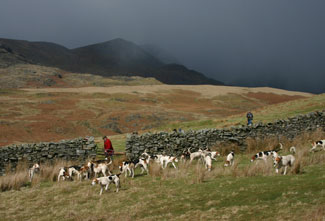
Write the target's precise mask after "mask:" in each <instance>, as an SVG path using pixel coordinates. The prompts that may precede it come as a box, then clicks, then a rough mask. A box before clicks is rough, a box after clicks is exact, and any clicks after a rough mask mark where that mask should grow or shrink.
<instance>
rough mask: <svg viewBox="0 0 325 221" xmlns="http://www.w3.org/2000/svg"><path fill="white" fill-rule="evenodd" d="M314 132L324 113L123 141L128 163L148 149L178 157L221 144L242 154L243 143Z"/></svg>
mask: <svg viewBox="0 0 325 221" xmlns="http://www.w3.org/2000/svg"><path fill="white" fill-rule="evenodd" d="M317 128H321V129H322V130H325V110H323V111H317V112H312V113H309V114H306V115H298V116H295V117H292V118H288V119H284V120H277V121H275V122H272V123H267V124H263V123H256V124H254V125H253V126H243V125H242V126H238V127H231V128H228V129H203V130H198V131H192V130H190V131H185V132H184V133H178V132H172V133H167V132H159V133H146V134H142V135H137V134H129V135H128V137H127V140H126V154H127V156H128V157H129V158H130V159H134V158H137V157H139V155H140V154H141V153H142V152H143V151H144V150H145V149H147V151H148V152H149V153H152V154H159V153H164V154H171V155H178V156H179V155H181V154H182V152H183V151H184V149H187V148H191V150H192V151H194V150H198V149H199V148H200V147H201V148H202V147H209V146H215V145H219V144H222V143H236V144H238V146H239V147H240V149H241V150H242V151H245V149H246V139H247V138H248V137H251V138H265V137H272V136H276V137H278V138H281V137H286V138H289V139H292V138H294V137H295V136H297V135H299V134H301V133H303V132H310V131H314V130H316V129H317Z"/></svg>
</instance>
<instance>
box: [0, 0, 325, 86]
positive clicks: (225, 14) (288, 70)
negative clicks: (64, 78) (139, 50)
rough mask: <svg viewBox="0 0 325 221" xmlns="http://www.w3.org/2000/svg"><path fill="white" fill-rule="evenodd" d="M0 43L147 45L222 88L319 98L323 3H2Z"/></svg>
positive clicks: (324, 48)
mask: <svg viewBox="0 0 325 221" xmlns="http://www.w3.org/2000/svg"><path fill="white" fill-rule="evenodd" d="M0 1H1V2H0V37H2V38H13V39H23V40H30V41H49V42H55V43H58V44H61V45H64V46H66V47H68V48H75V47H79V46H84V45H88V44H92V43H98V42H103V41H107V40H111V39H114V38H117V37H120V38H124V39H126V40H129V41H133V42H135V43H137V44H153V45H157V46H158V47H160V48H162V49H164V50H165V51H167V52H169V53H170V54H171V55H172V56H174V57H176V58H177V60H178V61H179V62H181V63H182V64H184V65H186V66H187V67H189V68H193V69H196V70H198V71H201V72H202V73H204V74H205V75H207V76H210V77H213V78H215V79H217V80H221V81H224V82H225V83H229V84H231V83H236V84H240V85H248V86H253V85H255V86H256V85H260V86H264V85H266V86H273V87H282V88H286V89H290V90H303V91H306V90H307V91H311V92H325V43H324V41H325V1H324V0H290V1H289V0H196V1H192V0H160V1H158V0H125V1H124V0H0Z"/></svg>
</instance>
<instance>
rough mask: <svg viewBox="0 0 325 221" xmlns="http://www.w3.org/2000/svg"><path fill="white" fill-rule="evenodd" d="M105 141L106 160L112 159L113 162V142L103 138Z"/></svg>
mask: <svg viewBox="0 0 325 221" xmlns="http://www.w3.org/2000/svg"><path fill="white" fill-rule="evenodd" d="M103 140H104V151H105V160H107V159H108V157H110V158H111V160H113V154H114V148H113V145H112V142H111V140H110V139H108V138H107V137H106V136H104V137H103Z"/></svg>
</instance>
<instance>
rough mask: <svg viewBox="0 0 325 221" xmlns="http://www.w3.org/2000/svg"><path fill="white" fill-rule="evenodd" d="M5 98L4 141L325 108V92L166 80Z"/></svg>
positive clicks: (213, 123) (13, 93) (1, 115)
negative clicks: (145, 83)
mask: <svg viewBox="0 0 325 221" xmlns="http://www.w3.org/2000/svg"><path fill="white" fill-rule="evenodd" d="M130 82H132V81H130ZM286 102H292V103H286ZM0 103H1V109H0V130H1V131H2V132H1V133H0V146H3V145H6V144H10V143H15V142H38V141H57V140H60V139H68V138H75V137H79V136H87V135H93V136H102V135H104V134H105V135H119V134H121V135H122V134H126V133H131V132H134V131H139V132H141V131H148V130H151V131H152V130H155V131H156V130H161V129H163V130H171V129H172V128H178V127H182V128H184V129H186V130H187V129H197V128H204V127H219V126H229V125H234V124H238V123H244V124H245V113H246V111H248V110H251V111H254V114H255V119H256V120H259V119H261V118H263V116H264V118H267V116H269V114H267V115H265V114H263V113H262V112H264V111H266V110H268V109H270V108H271V107H274V109H273V112H272V115H276V114H277V115H280V114H281V116H279V119H281V118H283V115H284V114H285V113H289V112H290V114H297V113H299V112H306V111H307V110H308V111H313V110H317V109H321V108H322V109H324V108H323V107H325V105H324V104H325V99H324V97H323V96H313V95H311V94H307V93H300V92H290V91H285V90H279V89H272V88H240V87H226V86H211V85H195V86H186V85H164V84H161V85H152V84H151V85H136V86H111V87H82V88H30V89H24V90H9V89H6V90H0ZM282 104H283V105H282ZM277 105H282V106H277ZM291 106H292V107H293V108H292V109H290V107H291ZM284 107H285V108H286V109H284ZM270 117H271V116H270ZM269 119H270V118H269ZM17 134H19V136H17Z"/></svg>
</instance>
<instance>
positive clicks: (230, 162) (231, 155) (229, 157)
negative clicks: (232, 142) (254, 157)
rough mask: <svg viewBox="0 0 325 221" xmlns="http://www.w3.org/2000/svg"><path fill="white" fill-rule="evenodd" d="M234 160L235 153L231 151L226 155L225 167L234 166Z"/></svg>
mask: <svg viewBox="0 0 325 221" xmlns="http://www.w3.org/2000/svg"><path fill="white" fill-rule="evenodd" d="M234 159H235V153H234V151H231V152H230V153H229V154H228V155H227V159H226V163H225V165H224V166H225V167H227V166H232V165H233V164H234Z"/></svg>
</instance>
